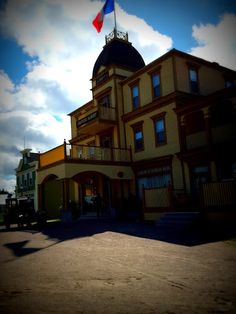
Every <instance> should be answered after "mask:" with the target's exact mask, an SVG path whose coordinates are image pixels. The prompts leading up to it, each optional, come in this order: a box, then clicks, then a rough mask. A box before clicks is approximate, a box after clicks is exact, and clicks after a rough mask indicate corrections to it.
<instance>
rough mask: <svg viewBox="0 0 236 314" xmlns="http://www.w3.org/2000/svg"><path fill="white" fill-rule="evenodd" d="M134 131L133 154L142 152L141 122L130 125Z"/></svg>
mask: <svg viewBox="0 0 236 314" xmlns="http://www.w3.org/2000/svg"><path fill="white" fill-rule="evenodd" d="M131 127H132V128H133V131H134V149H135V152H139V151H142V150H144V140H143V121H140V122H138V123H135V124H133V125H131Z"/></svg>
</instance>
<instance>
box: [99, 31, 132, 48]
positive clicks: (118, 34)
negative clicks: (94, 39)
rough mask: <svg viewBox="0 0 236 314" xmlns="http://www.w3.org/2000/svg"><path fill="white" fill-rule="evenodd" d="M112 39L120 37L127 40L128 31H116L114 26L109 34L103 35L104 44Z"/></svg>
mask: <svg viewBox="0 0 236 314" xmlns="http://www.w3.org/2000/svg"><path fill="white" fill-rule="evenodd" d="M113 39H120V40H124V41H127V42H128V41H129V39H128V33H127V32H126V33H124V32H121V31H118V30H117V29H116V28H114V30H113V31H112V32H111V33H110V34H109V35H106V36H105V40H106V45H107V44H108V43H109V42H110V41H112V40H113Z"/></svg>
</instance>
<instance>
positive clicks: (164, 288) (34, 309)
mask: <svg viewBox="0 0 236 314" xmlns="http://www.w3.org/2000/svg"><path fill="white" fill-rule="evenodd" d="M0 313H2V314H5V313H11V314H15V313H19V314H20V313H21V314H28V313H30V314H34V313H35V314H36V313H37V314H38V313H73V314H74V313H89V314H90V313H120V314H123V313H135V314H139V313H145V314H146V313H147V314H148V313H158V314H159V313H166V314H173V313H176V314H177V313H181V314H182V313H188V314H189V313H201V314H202V313H203V314H204V313H214V314H216V313H236V247H235V246H233V245H231V244H229V243H227V242H225V241H222V239H218V240H217V241H216V239H214V241H213V240H212V239H211V241H210V239H209V238H208V240H206V238H205V236H204V237H203V236H202V235H201V236H200V235H199V234H193V233H191V234H190V233H188V234H186V233H179V232H177V233H170V232H169V233H166V234H164V233H163V232H159V231H158V230H157V227H155V226H153V225H142V224H137V223H134V224H132V223H116V222H109V221H107V222H106V221H81V222H77V223H74V224H71V225H62V224H60V223H57V224H53V225H50V226H47V227H46V228H45V229H44V230H42V231H37V230H23V231H18V230H12V231H9V232H7V231H5V230H3V229H1V230H0Z"/></svg>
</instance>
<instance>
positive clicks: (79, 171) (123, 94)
mask: <svg viewBox="0 0 236 314" xmlns="http://www.w3.org/2000/svg"><path fill="white" fill-rule="evenodd" d="M91 81H92V100H91V101H90V102H88V103H86V104H84V105H83V106H81V107H79V108H78V109H76V110H74V111H73V112H71V113H70V114H69V116H70V118H71V134H72V138H71V140H70V142H69V143H64V144H62V145H61V146H59V147H56V148H54V149H52V150H50V151H48V152H46V153H44V154H41V155H40V163H39V170H38V187H39V206H40V207H44V208H45V209H46V210H47V211H48V215H49V216H58V215H59V208H60V207H61V208H64V209H65V208H68V207H69V204H70V201H75V202H76V203H77V205H78V207H79V208H80V212H81V214H82V215H85V214H86V213H88V212H89V211H93V209H92V200H93V197H94V196H95V195H96V194H97V193H98V192H99V193H100V194H101V195H102V198H103V202H104V209H105V210H106V212H107V213H111V212H113V209H116V213H119V214H120V215H124V216H125V215H126V214H127V213H128V212H129V210H130V208H131V207H132V205H130V204H131V203H130V201H131V197H130V196H131V195H132V200H133V201H134V199H135V200H136V201H135V206H133V208H135V209H137V210H138V209H140V208H141V207H142V204H143V203H144V201H145V202H146V201H148V203H151V202H152V200H151V198H152V196H151V195H150V199H149V200H147V197H146V196H145V195H144V190H145V189H161V188H163V189H165V191H167V193H169V192H170V191H171V195H172V197H171V198H172V200H174V199H175V202H172V203H171V206H172V210H174V208H175V206H177V207H178V206H181V203H182V204H185V205H187V206H189V207H191V206H193V205H196V204H197V205H198V204H199V201H200V190H199V189H200V188H201V185H202V183H207V182H209V183H210V182H220V181H222V180H231V179H233V176H234V172H235V167H236V152H235V145H234V143H235V140H236V128H235V126H236V123H235V117H236V115H235V112H236V109H235V104H236V96H235V95H236V94H235V91H236V90H235V81H236V72H235V71H233V70H230V69H227V68H225V67H222V66H220V65H219V64H217V63H214V62H213V63H212V62H209V61H206V60H203V59H200V58H197V57H194V56H191V55H189V54H187V53H184V52H181V51H178V50H176V49H172V50H170V51H169V52H167V53H166V54H164V55H163V56H161V57H159V58H158V59H156V60H154V61H153V62H151V63H150V64H148V65H145V64H144V61H143V59H142V56H141V55H140V54H139V53H138V51H137V50H136V49H135V48H134V47H133V46H132V44H131V43H130V42H129V41H128V34H125V33H122V32H118V31H116V30H114V31H113V32H112V33H111V34H110V35H108V36H106V44H105V46H104V47H103V50H102V52H101V53H100V55H99V56H98V58H97V60H96V62H95V64H94V68H93V73H92V80H91ZM153 195H154V194H153ZM155 195H157V194H156V192H155ZM168 195H169V194H168ZM134 196H135V198H134ZM144 196H145V197H144ZM144 198H145V199H144ZM154 198H155V197H154ZM184 198H185V199H184ZM157 201H158V200H157ZM132 204H133V203H132ZM161 207H162V206H161V204H159V205H158V206H148V205H147V206H144V207H143V208H144V209H143V212H142V214H143V216H144V218H145V219H147V220H149V219H151V220H152V219H156V217H157V213H158V211H159V210H160V208H161ZM163 207H165V206H163ZM168 207H170V206H168ZM158 208H159V209H158Z"/></svg>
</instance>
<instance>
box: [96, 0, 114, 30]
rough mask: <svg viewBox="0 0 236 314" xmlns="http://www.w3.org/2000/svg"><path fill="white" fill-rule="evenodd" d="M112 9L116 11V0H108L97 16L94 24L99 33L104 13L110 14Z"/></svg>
mask: <svg viewBox="0 0 236 314" xmlns="http://www.w3.org/2000/svg"><path fill="white" fill-rule="evenodd" d="M112 11H114V0H106V2H105V4H104V6H103V7H102V9H101V11H99V12H98V14H97V16H96V17H95V19H94V20H93V26H94V27H95V28H96V30H97V32H98V33H100V31H101V28H102V25H103V20H104V15H106V14H109V13H111V12H112Z"/></svg>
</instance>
